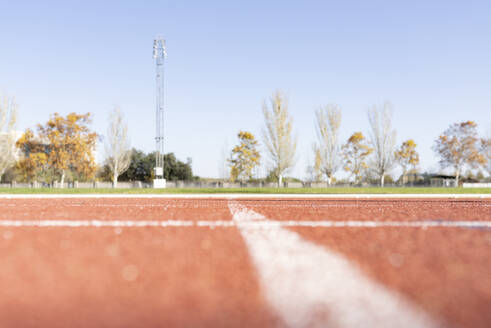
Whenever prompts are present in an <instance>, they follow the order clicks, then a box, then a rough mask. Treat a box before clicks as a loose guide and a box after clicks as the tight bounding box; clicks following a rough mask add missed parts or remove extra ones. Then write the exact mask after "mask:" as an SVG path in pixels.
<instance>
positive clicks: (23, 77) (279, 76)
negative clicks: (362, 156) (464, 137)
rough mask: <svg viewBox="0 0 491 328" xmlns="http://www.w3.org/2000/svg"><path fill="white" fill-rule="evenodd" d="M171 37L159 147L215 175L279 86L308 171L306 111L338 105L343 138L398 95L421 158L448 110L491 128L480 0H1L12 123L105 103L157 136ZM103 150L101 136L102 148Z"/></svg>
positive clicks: (400, 129)
mask: <svg viewBox="0 0 491 328" xmlns="http://www.w3.org/2000/svg"><path fill="white" fill-rule="evenodd" d="M157 34H162V35H163V36H164V37H165V38H166V40H167V48H168V59H167V61H166V65H167V66H166V84H167V85H166V94H167V113H166V123H165V128H166V131H165V134H166V151H168V152H174V153H176V155H177V156H178V158H180V159H182V160H185V159H186V158H187V157H191V158H192V159H193V170H194V173H195V174H197V175H200V176H205V177H213V176H217V175H218V167H219V160H220V153H221V150H222V148H223V146H224V144H225V143H227V144H228V146H229V148H231V147H232V146H233V145H234V144H235V142H236V133H237V132H238V131H239V130H241V129H242V130H248V131H251V132H253V133H255V134H256V135H257V136H258V137H260V135H261V133H260V131H261V128H262V125H263V117H262V113H261V104H262V102H263V101H264V99H265V98H267V97H268V96H269V95H270V94H271V93H272V92H273V91H274V90H276V89H281V90H284V91H285V92H286V93H287V94H288V95H289V99H290V111H291V115H292V116H293V118H294V123H295V130H296V132H297V134H298V136H299V147H298V162H297V165H296V167H295V169H294V170H293V172H292V175H294V176H297V177H300V178H302V177H304V176H305V162H306V160H307V158H308V157H309V156H310V157H312V155H311V143H312V142H313V141H314V140H315V132H314V110H315V109H316V107H317V106H319V105H322V104H326V103H329V102H335V103H338V104H339V105H341V106H342V108H343V121H342V127H341V129H342V131H341V138H342V140H343V141H344V140H346V139H347V138H348V136H349V135H350V134H351V133H353V132H355V131H363V132H364V133H365V134H367V132H368V123H367V117H366V109H367V107H368V106H370V105H372V104H380V103H382V102H383V101H385V100H389V101H391V102H392V103H393V104H394V107H395V111H394V126H395V128H396V129H397V133H398V143H400V142H401V141H403V140H405V139H407V138H414V139H415V140H416V142H417V144H418V149H419V152H420V154H421V160H422V163H421V167H422V169H423V170H427V169H429V170H436V169H437V159H436V158H435V157H434V154H433V152H432V150H431V146H432V144H433V141H434V140H435V138H436V137H437V135H438V134H439V133H440V132H442V131H443V130H444V129H445V128H447V127H448V126H449V125H450V124H451V123H454V122H459V121H463V120H475V121H476V122H477V123H478V124H479V126H480V131H481V132H482V133H485V132H486V131H487V130H489V129H491V2H489V1H485V0H484V1H472V0H471V1H449V0H447V1H404V2H403V1H328V0H326V1H88V0H85V1H66V0H65V1H22V0H18V1H10V0H0V91H1V92H4V93H8V94H10V95H14V96H15V97H16V98H17V101H18V103H19V105H20V109H19V110H20V113H19V116H20V121H19V129H22V130H23V129H25V128H27V127H33V126H34V125H35V124H36V123H38V122H45V121H46V120H47V119H48V118H49V115H50V114H51V113H54V112H59V113H62V114H66V113H69V112H73V111H75V112H80V113H82V112H92V113H93V114H94V122H93V125H92V127H93V128H94V129H95V130H96V131H97V132H99V133H101V134H104V133H105V131H106V126H107V122H106V120H107V116H108V113H109V111H110V110H111V109H112V108H113V106H114V105H119V106H121V108H122V110H123V112H124V113H125V115H126V119H127V121H128V124H129V130H130V134H131V142H132V145H133V146H134V147H136V148H139V149H143V150H145V151H151V150H153V149H154V131H155V128H154V108H155V106H154V98H155V97H154V95H155V89H154V87H155V85H154V84H155V82H154V68H155V66H154V62H153V59H152V40H153V38H154V37H155V36H156V35H157ZM101 151H102V149H101Z"/></svg>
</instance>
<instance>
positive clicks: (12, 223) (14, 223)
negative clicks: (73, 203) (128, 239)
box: [0, 220, 194, 228]
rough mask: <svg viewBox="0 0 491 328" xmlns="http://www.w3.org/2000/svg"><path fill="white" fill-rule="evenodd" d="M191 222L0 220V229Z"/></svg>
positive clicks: (188, 223) (186, 223) (182, 224)
mask: <svg viewBox="0 0 491 328" xmlns="http://www.w3.org/2000/svg"><path fill="white" fill-rule="evenodd" d="M193 225H194V222H193V221H181V220H167V221H158V220H154V221H149V220H140V221H136V220H135V221H131V220H0V227H39V228H43V227H60V228H78V227H95V228H99V227H128V228H144V227H162V228H165V227H191V226H193Z"/></svg>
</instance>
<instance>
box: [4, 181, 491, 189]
mask: <svg viewBox="0 0 491 328" xmlns="http://www.w3.org/2000/svg"><path fill="white" fill-rule="evenodd" d="M480 185H487V186H484V187H489V186H490V184H480ZM277 186H278V185H277V183H274V182H273V183H271V182H241V183H230V182H206V181H197V182H190V181H167V183H166V188H168V189H176V188H210V189H213V188H276V187H277ZM385 186H386V187H398V188H408V187H412V186H411V185H406V186H400V185H395V184H392V183H391V184H386V185H385ZM419 186H423V185H419ZM437 186H438V187H449V186H448V185H437ZM62 187H63V188H76V189H77V188H79V189H111V188H112V187H113V186H112V183H111V182H105V181H94V182H78V181H75V182H65V183H64V184H63V186H61V184H60V183H59V182H57V181H55V182H54V183H52V184H48V183H40V182H31V183H19V182H12V183H0V188H62ZM152 187H153V185H152V183H151V182H142V181H133V182H118V188H121V189H130V188H136V189H140V188H152ZM283 187H284V188H327V187H328V185H327V183H326V182H284V183H283ZM343 187H377V185H370V184H363V185H361V186H359V185H356V186H355V185H350V184H336V185H333V186H332V188H343ZM464 187H467V186H466V184H464ZM479 187H481V186H479Z"/></svg>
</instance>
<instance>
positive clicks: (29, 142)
mask: <svg viewBox="0 0 491 328" xmlns="http://www.w3.org/2000/svg"><path fill="white" fill-rule="evenodd" d="M16 146H17V148H18V149H19V150H20V152H21V154H22V157H21V159H20V160H19V161H18V162H17V170H18V171H19V172H20V174H21V176H22V179H23V180H24V181H28V182H30V181H32V180H34V179H36V178H37V177H38V176H39V175H40V173H41V171H43V170H44V169H45V168H46V167H45V166H46V163H47V162H48V155H47V149H46V148H47V145H44V144H42V143H41V142H40V141H39V139H37V138H35V136H34V132H33V131H32V130H31V129H27V130H26V132H24V134H23V135H22V136H21V137H20V138H19V140H17V142H16Z"/></svg>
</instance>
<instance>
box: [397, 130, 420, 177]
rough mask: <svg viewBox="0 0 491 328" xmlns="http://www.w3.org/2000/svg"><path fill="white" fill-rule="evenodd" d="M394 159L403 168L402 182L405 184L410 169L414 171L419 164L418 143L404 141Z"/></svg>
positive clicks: (411, 140)
mask: <svg viewBox="0 0 491 328" xmlns="http://www.w3.org/2000/svg"><path fill="white" fill-rule="evenodd" d="M394 157H395V160H396V161H397V163H399V165H400V166H401V168H402V181H403V183H404V182H405V181H406V175H407V173H408V171H409V170H408V169H409V168H410V167H412V170H413V171H414V170H416V166H417V165H418V164H419V154H418V152H417V151H416V143H415V142H414V140H413V139H409V140H406V141H404V142H403V143H402V145H401V147H400V148H399V149H397V150H396V152H395V154H394Z"/></svg>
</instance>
